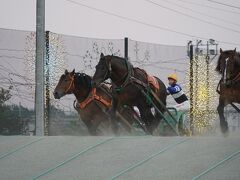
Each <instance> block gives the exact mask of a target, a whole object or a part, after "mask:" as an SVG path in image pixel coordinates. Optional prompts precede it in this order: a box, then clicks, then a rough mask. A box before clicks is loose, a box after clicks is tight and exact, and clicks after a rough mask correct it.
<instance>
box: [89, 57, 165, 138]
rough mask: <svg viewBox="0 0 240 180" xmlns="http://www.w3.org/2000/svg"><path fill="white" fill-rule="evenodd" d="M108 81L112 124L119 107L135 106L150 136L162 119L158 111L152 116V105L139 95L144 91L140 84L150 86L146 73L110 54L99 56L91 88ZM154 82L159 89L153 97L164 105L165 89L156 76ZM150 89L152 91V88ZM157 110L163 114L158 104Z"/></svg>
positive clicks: (125, 60)
mask: <svg viewBox="0 0 240 180" xmlns="http://www.w3.org/2000/svg"><path fill="white" fill-rule="evenodd" d="M108 78H110V79H111V81H112V84H113V106H112V109H111V117H112V118H111V120H112V121H114V117H115V115H116V109H117V108H119V107H120V106H123V105H127V106H129V107H133V106H137V107H138V109H139V111H140V115H141V119H142V121H143V122H144V123H145V125H146V127H147V130H148V132H149V133H151V134H152V133H153V131H154V129H155V128H156V127H157V126H158V124H159V122H160V120H161V118H162V117H161V115H160V114H159V113H157V111H155V112H156V113H155V115H154V114H153V113H152V111H151V108H152V105H151V104H150V103H149V102H147V98H146V97H145V96H144V95H143V93H142V90H145V88H144V87H143V85H141V82H143V83H145V84H148V85H149V82H148V75H147V73H146V72H145V71H144V70H142V69H139V68H134V67H133V66H132V64H131V63H130V62H129V61H128V60H127V59H124V58H121V57H117V56H110V55H107V56H104V55H103V53H102V54H101V56H100V60H99V62H98V64H97V66H96V72H95V74H94V76H93V80H92V82H93V86H98V85H99V84H100V83H102V82H104V81H105V80H106V79H108ZM133 79H135V80H133ZM155 79H156V80H157V81H156V83H158V85H159V87H160V89H159V90H158V91H157V92H156V94H157V96H158V97H159V99H161V100H162V102H163V104H164V105H166V97H167V92H166V87H165V85H164V83H163V82H162V81H161V80H160V79H158V78H156V77H155ZM137 81H138V82H139V83H137ZM150 87H151V88H152V89H153V90H154V91H155V89H154V88H153V87H152V86H150ZM153 100H154V99H153ZM156 104H158V103H156ZM158 109H159V110H160V111H161V112H164V109H163V108H162V107H160V106H159V105H158ZM113 123H114V122H113Z"/></svg>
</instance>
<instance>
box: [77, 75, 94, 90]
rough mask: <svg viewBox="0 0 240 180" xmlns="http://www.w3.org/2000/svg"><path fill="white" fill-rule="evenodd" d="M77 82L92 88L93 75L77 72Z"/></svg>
mask: <svg viewBox="0 0 240 180" xmlns="http://www.w3.org/2000/svg"><path fill="white" fill-rule="evenodd" d="M76 77H77V78H76V79H77V84H79V85H86V86H87V87H88V88H91V86H92V85H91V84H92V77H91V76H89V75H87V74H85V73H76Z"/></svg>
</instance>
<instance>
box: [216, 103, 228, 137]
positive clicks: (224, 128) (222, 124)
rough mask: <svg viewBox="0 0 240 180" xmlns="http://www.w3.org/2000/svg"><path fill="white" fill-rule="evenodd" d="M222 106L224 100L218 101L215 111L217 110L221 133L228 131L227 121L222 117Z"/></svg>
mask: <svg viewBox="0 0 240 180" xmlns="http://www.w3.org/2000/svg"><path fill="white" fill-rule="evenodd" d="M224 107H225V104H224V101H219V105H218V107H217V111H218V114H219V118H220V127H221V131H222V133H227V132H228V123H227V121H226V120H225V117H224Z"/></svg>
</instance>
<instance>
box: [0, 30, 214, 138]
mask: <svg viewBox="0 0 240 180" xmlns="http://www.w3.org/2000/svg"><path fill="white" fill-rule="evenodd" d="M0 37H1V38H0V81H1V88H4V89H6V90H7V89H10V94H11V95H12V96H11V98H10V99H9V100H8V101H6V103H5V106H8V105H14V108H15V111H16V115H15V116H17V118H18V119H19V120H21V122H22V124H24V126H26V127H21V129H22V130H21V132H22V133H25V134H29V133H31V132H32V131H34V127H35V126H34V124H35V123H34V119H35V117H34V96H35V94H34V93H35V89H34V88H35V74H34V73H35V33H34V32H29V31H18V30H8V29H0ZM125 43H126V41H124V39H111V40H109V39H95V38H84V37H76V36H69V35H61V34H56V33H52V32H46V58H45V60H46V62H45V78H46V79H45V93H46V99H48V100H49V101H46V103H47V104H46V105H47V106H48V109H47V110H49V112H48V114H47V116H48V117H46V121H47V123H49V126H48V127H47V128H48V132H49V135H60V134H69V135H84V134H87V130H86V127H85V125H84V124H83V123H82V122H81V121H79V116H78V114H77V112H76V110H75V109H74V107H73V101H74V100H75V97H74V95H67V96H64V97H63V98H62V99H61V100H56V99H54V97H53V90H54V88H55V86H56V84H57V83H58V80H59V78H60V76H61V75H62V74H63V73H64V71H65V69H67V70H69V71H71V70H73V69H75V70H76V72H84V73H86V74H88V75H90V76H92V75H93V73H94V71H95V66H96V64H97V63H98V61H99V59H100V54H101V53H104V54H105V55H108V54H110V55H112V54H113V55H117V56H120V57H124V56H125V53H126V46H125ZM127 54H128V60H129V61H130V62H131V63H133V64H134V66H138V67H140V68H143V69H145V70H146V71H147V72H148V73H149V74H151V75H155V76H157V77H159V78H160V79H161V80H162V81H163V82H164V83H165V84H166V85H167V75H168V74H170V73H173V72H176V73H177V75H178V77H179V83H180V84H182V85H183V86H184V90H186V91H187V92H186V93H188V87H187V84H188V80H189V77H188V76H189V73H188V69H189V58H188V57H187V48H186V47H185V46H170V45H160V44H151V43H145V42H139V41H135V40H131V39H128V48H127ZM213 66H214V65H213ZM215 83H216V82H213V84H211V86H214V87H216V84H215ZM173 103H174V102H173V100H172V98H171V97H169V98H168V105H169V106H171V104H173ZM216 103H217V102H216ZM216 106H217V104H216ZM12 108H13V107H12ZM27 114H28V115H27ZM26 124H27V125H26ZM21 126H23V125H21ZM5 131H6V130H5Z"/></svg>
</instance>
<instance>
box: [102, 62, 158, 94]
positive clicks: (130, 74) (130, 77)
mask: <svg viewBox="0 0 240 180" xmlns="http://www.w3.org/2000/svg"><path fill="white" fill-rule="evenodd" d="M111 60H112V59H110V60H109V63H108V64H107V67H108V72H107V73H106V75H107V74H108V73H109V74H110V75H111V74H112V65H111ZM125 63H126V67H127V72H126V74H124V76H123V77H122V78H121V79H119V80H118V81H117V82H119V81H122V80H123V79H125V80H124V81H123V83H122V84H121V85H120V86H118V87H115V90H116V91H117V92H120V91H121V90H122V89H123V88H124V87H126V86H127V85H128V84H134V83H136V84H139V85H141V86H143V87H144V89H149V87H150V86H149V85H150V84H151V85H153V87H154V88H155V91H158V90H159V89H160V87H159V84H158V83H157V80H156V78H155V77H154V76H150V75H148V74H147V73H146V71H144V70H143V69H139V68H138V69H139V70H141V71H143V73H144V74H145V75H146V79H147V83H144V82H142V81H141V80H139V79H138V78H136V77H134V68H133V66H132V64H130V63H129V62H128V61H127V59H125ZM106 75H105V76H106ZM115 83H116V82H115Z"/></svg>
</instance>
